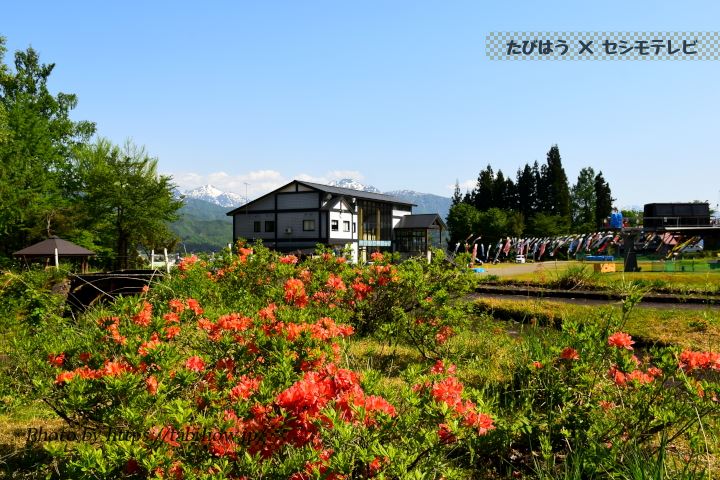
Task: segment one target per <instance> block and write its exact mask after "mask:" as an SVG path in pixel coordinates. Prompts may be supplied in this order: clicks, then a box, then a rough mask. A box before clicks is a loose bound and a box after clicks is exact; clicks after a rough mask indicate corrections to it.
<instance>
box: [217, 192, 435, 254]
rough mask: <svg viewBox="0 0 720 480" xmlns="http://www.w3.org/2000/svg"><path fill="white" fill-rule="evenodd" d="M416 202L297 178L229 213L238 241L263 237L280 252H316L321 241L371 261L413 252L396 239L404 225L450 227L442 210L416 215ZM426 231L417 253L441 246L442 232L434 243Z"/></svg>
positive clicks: (264, 240)
mask: <svg viewBox="0 0 720 480" xmlns="http://www.w3.org/2000/svg"><path fill="white" fill-rule="evenodd" d="M413 206H414V205H413V204H412V203H408V202H406V201H404V200H401V199H398V198H395V197H392V196H390V195H384V194H380V193H371V192H363V191H359V190H352V189H349V188H341V187H333V186H330V185H322V184H319V183H313V182H305V181H301V180H293V181H292V182H290V183H288V184H287V185H284V186H282V187H280V188H278V189H276V190H273V191H272V192H270V193H268V194H266V195H263V196H261V197H259V198H257V199H255V200H253V201H251V202H248V203H247V204H245V205H241V206H240V207H238V208H236V209H234V210H232V211H230V212H228V215H230V216H232V217H233V241H236V240H237V239H239V238H244V239H247V240H251V241H254V240H262V242H263V244H265V245H266V246H268V247H270V248H273V249H275V250H279V251H283V252H300V253H310V252H312V251H313V250H314V249H315V246H316V245H317V244H319V243H320V244H324V245H328V246H330V247H332V248H335V249H337V250H342V249H344V248H345V247H349V248H350V250H351V251H352V255H353V260H355V261H360V262H365V261H367V259H368V258H369V254H370V253H372V252H375V251H388V252H395V251H399V252H403V253H408V254H409V253H411V252H409V251H408V252H404V251H403V250H402V249H401V248H402V246H400V245H399V244H397V242H396V240H395V235H396V231H397V230H396V229H397V227H398V225H401V223H402V224H403V225H413V227H408V229H405V230H408V231H416V230H421V229H423V228H426V229H430V230H432V231H435V230H438V229H440V232H441V231H442V229H443V228H444V229H446V227H445V226H444V225H445V224H444V223H443V222H442V219H440V217H439V216H438V215H437V214H435V215H434V217H433V219H429V218H426V217H428V215H412V207H413ZM437 219H439V223H438V222H436V220H437ZM403 222H404V223H403ZM422 225H425V227H423V226H422ZM425 233H426V235H425V237H424V238H425V243H424V245H425V248H424V251H423V252H420V251H418V252H417V254H424V253H426V251H427V247H428V246H437V247H439V246H440V240H439V239H440V236H438V237H437V241H434V240H435V236H434V235H430V236H428V235H427V232H425ZM431 237H432V238H431ZM406 244H407V242H404V243H403V245H406ZM413 246H414V247H417V246H419V243H416V244H413Z"/></svg>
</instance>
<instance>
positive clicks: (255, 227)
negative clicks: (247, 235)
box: [253, 220, 260, 233]
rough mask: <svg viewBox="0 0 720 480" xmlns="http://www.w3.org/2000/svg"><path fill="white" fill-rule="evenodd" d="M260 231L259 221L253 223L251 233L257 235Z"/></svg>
mask: <svg viewBox="0 0 720 480" xmlns="http://www.w3.org/2000/svg"><path fill="white" fill-rule="evenodd" d="M259 231H260V220H256V221H254V222H253V232H255V233H258V232H259Z"/></svg>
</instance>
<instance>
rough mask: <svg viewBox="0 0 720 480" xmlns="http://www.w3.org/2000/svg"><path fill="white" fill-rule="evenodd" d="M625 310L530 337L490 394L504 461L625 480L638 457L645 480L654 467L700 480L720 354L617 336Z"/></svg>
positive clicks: (719, 379) (707, 459)
mask: <svg viewBox="0 0 720 480" xmlns="http://www.w3.org/2000/svg"><path fill="white" fill-rule="evenodd" d="M627 302H628V303H633V304H634V303H636V302H637V299H636V298H634V297H633V298H629V299H628V300H627ZM630 309H631V307H626V308H625V309H623V311H624V312H625V315H617V314H616V313H614V312H613V311H612V310H604V311H601V312H600V313H599V314H598V315H597V316H596V317H594V318H588V319H585V320H584V321H583V322H578V321H572V320H567V319H566V320H565V321H564V322H563V324H562V329H561V331H560V332H559V333H555V334H552V335H539V336H528V339H527V341H526V343H525V344H524V347H525V348H524V354H525V356H524V358H525V361H526V363H525V365H524V366H521V367H520V368H518V369H516V370H515V372H514V375H513V378H512V380H511V381H510V382H508V383H507V384H505V385H501V386H499V387H497V388H496V389H495V391H494V396H495V398H496V399H497V404H496V405H495V408H494V410H495V411H496V412H497V413H498V415H499V416H500V417H502V418H503V420H502V421H501V423H502V424H504V426H505V427H506V428H505V431H504V433H505V434H506V435H507V438H506V439H505V440H504V441H505V442H506V444H507V445H509V446H512V447H511V449H510V451H511V452H514V453H513V454H511V455H510V456H509V457H508V460H507V461H508V463H510V464H514V467H515V468H526V469H529V470H532V471H534V472H535V473H541V474H545V475H548V476H549V477H551V478H552V477H553V476H554V475H559V476H562V475H569V476H570V477H571V478H589V477H592V476H594V475H596V474H597V473H598V472H604V474H605V475H617V476H619V477H620V478H623V477H622V475H626V474H628V469H629V468H630V463H632V462H631V460H632V459H636V458H638V456H639V457H640V458H642V459H643V462H642V465H640V467H639V469H640V471H641V473H643V475H648V471H649V470H648V469H649V468H650V467H652V466H653V465H655V464H656V463H657V462H659V465H661V467H662V468H661V470H662V472H661V474H663V475H669V476H671V477H674V478H707V477H705V475H707V474H708V470H707V468H708V464H710V465H712V463H713V460H712V459H713V458H714V455H716V454H717V453H718V452H717V451H716V449H717V446H718V438H717V436H716V435H717V434H716V433H715V432H717V426H718V425H719V423H718V421H719V420H720V402H719V398H720V353H714V352H707V351H693V350H684V351H681V350H680V349H679V348H677V347H671V348H658V347H653V346H651V345H640V346H639V347H638V345H637V344H636V343H637V342H636V341H635V340H634V339H633V338H632V337H631V336H630V335H628V334H627V333H625V332H624V331H623V330H622V329H623V327H624V322H625V320H626V319H627V316H628V315H627V314H628V313H629V310H630ZM548 340H549V341H548ZM668 448H670V449H671V450H672V451H673V452H674V453H676V455H669V451H668ZM679 452H682V454H681V455H679V454H678V453H679ZM635 467H637V465H635ZM668 469H669V470H668ZM669 472H672V473H669ZM643 478H644V477H643Z"/></svg>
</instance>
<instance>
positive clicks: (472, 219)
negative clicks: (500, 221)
mask: <svg viewBox="0 0 720 480" xmlns="http://www.w3.org/2000/svg"><path fill="white" fill-rule="evenodd" d="M479 219H480V212H478V211H477V209H476V208H475V207H473V206H472V205H470V204H468V203H459V204H457V205H453V206H452V207H450V212H448V217H447V225H448V229H449V230H450V243H451V244H454V243H456V242H461V241H463V240H465V239H466V238H467V237H468V236H469V235H470V234H472V233H477V228H478V222H479Z"/></svg>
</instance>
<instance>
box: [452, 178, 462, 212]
mask: <svg viewBox="0 0 720 480" xmlns="http://www.w3.org/2000/svg"><path fill="white" fill-rule="evenodd" d="M462 201H463V196H462V193H461V192H460V182H459V181H458V180H455V190H454V191H453V196H452V206H453V207H454V206H455V205H457V204H459V203H462Z"/></svg>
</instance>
